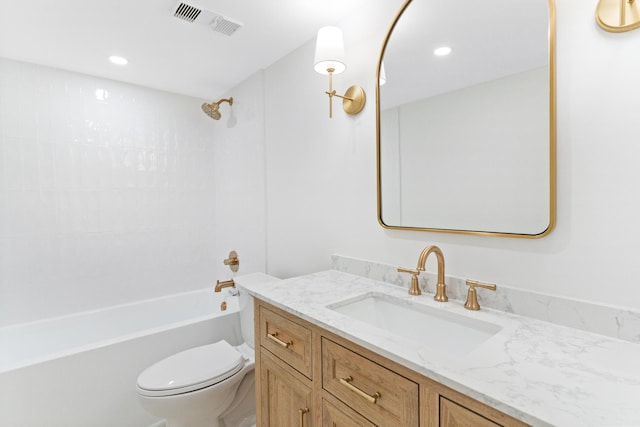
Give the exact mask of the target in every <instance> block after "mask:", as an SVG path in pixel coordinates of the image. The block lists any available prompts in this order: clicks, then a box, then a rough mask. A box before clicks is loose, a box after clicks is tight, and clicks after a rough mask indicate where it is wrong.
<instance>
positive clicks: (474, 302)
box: [464, 280, 496, 310]
mask: <svg viewBox="0 0 640 427" xmlns="http://www.w3.org/2000/svg"><path fill="white" fill-rule="evenodd" d="M467 285H468V286H469V292H467V302H465V303H464V308H466V309H467V310H480V304H478V293H477V292H476V287H478V288H485V289H489V290H491V291H495V290H496V285H490V284H488V283H482V282H477V281H475V280H467Z"/></svg>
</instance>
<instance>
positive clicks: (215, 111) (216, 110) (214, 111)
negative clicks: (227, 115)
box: [202, 98, 233, 120]
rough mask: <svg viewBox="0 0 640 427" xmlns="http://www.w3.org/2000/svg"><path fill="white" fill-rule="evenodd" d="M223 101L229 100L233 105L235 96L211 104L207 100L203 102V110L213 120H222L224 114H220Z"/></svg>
mask: <svg viewBox="0 0 640 427" xmlns="http://www.w3.org/2000/svg"><path fill="white" fill-rule="evenodd" d="M223 102H228V103H229V105H233V98H228V99H227V98H224V99H221V100H220V101H218V102H213V103H211V104H208V103H206V102H205V103H203V104H202V111H204V113H205V114H206V115H207V116H209V117H211V118H212V119H213V120H220V117H222V114H220V104H221V103H223Z"/></svg>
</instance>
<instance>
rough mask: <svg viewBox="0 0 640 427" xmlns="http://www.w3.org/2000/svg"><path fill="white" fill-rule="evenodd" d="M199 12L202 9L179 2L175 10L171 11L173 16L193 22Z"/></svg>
mask: <svg viewBox="0 0 640 427" xmlns="http://www.w3.org/2000/svg"><path fill="white" fill-rule="evenodd" d="M200 12H202V9H198V8H197V7H195V6H191V5H190V4H186V3H179V4H178V7H177V8H176V11H175V12H174V13H173V16H175V17H176V18H180V19H184V20H185V21H187V22H193V21H195V20H196V18H197V17H198V15H200Z"/></svg>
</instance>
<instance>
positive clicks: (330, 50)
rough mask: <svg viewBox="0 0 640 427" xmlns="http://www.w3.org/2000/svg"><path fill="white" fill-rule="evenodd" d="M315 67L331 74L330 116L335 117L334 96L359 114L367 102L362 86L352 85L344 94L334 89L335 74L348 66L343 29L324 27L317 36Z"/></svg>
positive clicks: (351, 112) (319, 70)
mask: <svg viewBox="0 0 640 427" xmlns="http://www.w3.org/2000/svg"><path fill="white" fill-rule="evenodd" d="M313 68H314V70H316V72H318V73H320V74H328V75H329V90H328V91H326V92H325V93H326V94H327V95H329V117H330V118H331V117H333V97H334V96H337V97H338V98H342V108H343V109H344V111H345V112H346V113H347V114H358V113H359V112H360V111H362V109H363V108H364V104H365V103H366V99H367V97H366V94H365V93H364V89H362V88H361V87H360V86H351V87H350V88H349V89H347V91H346V92H345V94H344V95H339V94H337V93H336V91H335V89H333V75H334V74H340V73H342V72H343V71H344V70H345V69H346V68H347V67H346V65H345V63H344V41H343V39H342V30H340V28H337V27H323V28H320V30H318V37H317V38H316V55H315V60H314V61H313Z"/></svg>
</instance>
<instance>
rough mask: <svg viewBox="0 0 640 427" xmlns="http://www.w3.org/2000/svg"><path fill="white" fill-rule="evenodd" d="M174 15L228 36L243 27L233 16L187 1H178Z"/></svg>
mask: <svg viewBox="0 0 640 427" xmlns="http://www.w3.org/2000/svg"><path fill="white" fill-rule="evenodd" d="M173 16H175V17H176V18H179V19H182V20H184V21H187V22H191V23H193V24H198V25H206V26H209V27H211V29H213V31H216V32H218V33H222V34H225V35H227V36H230V35H233V34H234V33H235V32H236V31H238V29H240V27H242V24H241V23H240V22H237V21H235V20H233V19H231V18H227V17H225V16H222V15H221V14H219V13H216V12H212V11H210V10H207V9H204V8H202V7H198V6H196V5H194V4H189V3H185V2H178V4H177V5H176V7H175V9H174V11H173Z"/></svg>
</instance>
